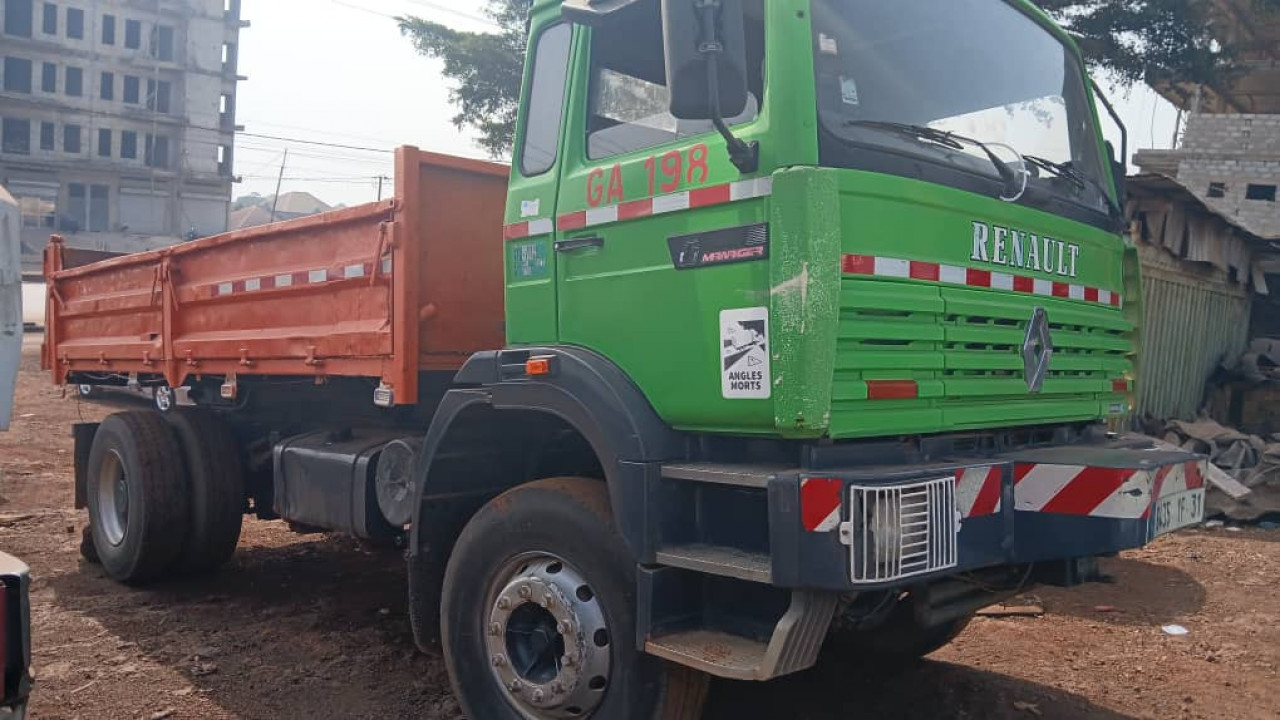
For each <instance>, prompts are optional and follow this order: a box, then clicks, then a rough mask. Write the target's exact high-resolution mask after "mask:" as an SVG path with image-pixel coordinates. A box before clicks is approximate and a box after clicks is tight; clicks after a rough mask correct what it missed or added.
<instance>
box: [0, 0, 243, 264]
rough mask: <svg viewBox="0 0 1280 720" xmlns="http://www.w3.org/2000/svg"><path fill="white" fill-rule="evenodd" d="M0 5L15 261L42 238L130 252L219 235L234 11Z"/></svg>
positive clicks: (2, 180) (3, 153)
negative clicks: (15, 205) (15, 210)
mask: <svg viewBox="0 0 1280 720" xmlns="http://www.w3.org/2000/svg"><path fill="white" fill-rule="evenodd" d="M0 5H2V6H3V8H2V11H0V63H2V64H3V67H2V78H0V80H2V82H0V131H2V132H0V185H4V186H6V187H7V188H8V189H9V191H10V192H11V193H12V194H13V195H14V196H15V197H16V198H17V200H18V202H19V205H20V207H21V210H22V224H23V233H22V235H23V245H24V255H26V256H27V257H28V258H29V257H30V256H31V255H32V254H35V255H37V256H38V254H39V252H40V249H41V248H42V247H43V246H44V243H45V241H46V239H47V237H48V235H49V234H50V233H53V232H60V233H63V234H66V235H68V236H69V238H68V242H69V244H70V245H72V246H77V245H84V246H86V247H92V248H94V249H99V250H110V251H132V250H136V249H141V248H145V247H151V246H155V245H159V244H164V243H166V242H174V241H176V240H178V239H180V238H183V237H189V236H192V235H197V236H203V235H210V234H214V233H218V232H222V231H223V230H225V229H226V227H227V218H228V214H229V210H230V200H231V187H232V175H231V171H232V162H233V158H234V152H235V132H236V122H235V116H236V85H237V82H238V81H239V80H242V79H243V78H240V77H238V76H237V57H238V47H239V35H240V30H241V28H242V27H243V26H245V23H242V21H241V19H240V0H54V1H52V2H43V1H37V0H0ZM82 233H83V234H84V235H82ZM24 264H29V263H24Z"/></svg>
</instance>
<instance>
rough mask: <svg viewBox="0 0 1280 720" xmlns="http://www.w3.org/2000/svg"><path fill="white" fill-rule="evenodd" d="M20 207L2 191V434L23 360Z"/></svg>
mask: <svg viewBox="0 0 1280 720" xmlns="http://www.w3.org/2000/svg"><path fill="white" fill-rule="evenodd" d="M18 217H19V216H18V206H17V204H16V203H14V201H13V198H12V197H10V196H9V194H8V193H7V192H5V191H4V189H3V188H0V431H4V430H8V429H9V421H10V419H11V418H12V416H13V395H14V392H15V391H16V389H17V383H18V363H19V362H20V361H21V359H22V247H21V241H20V239H19V237H18V231H19V222H18Z"/></svg>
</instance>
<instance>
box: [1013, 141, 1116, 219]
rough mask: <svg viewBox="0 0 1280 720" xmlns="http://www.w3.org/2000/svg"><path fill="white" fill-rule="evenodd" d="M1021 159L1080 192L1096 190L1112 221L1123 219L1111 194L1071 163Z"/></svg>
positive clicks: (1023, 157)
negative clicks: (1104, 202)
mask: <svg viewBox="0 0 1280 720" xmlns="http://www.w3.org/2000/svg"><path fill="white" fill-rule="evenodd" d="M1022 159H1023V160H1024V161H1025V162H1026V163H1027V164H1028V165H1034V166H1036V167H1038V168H1040V169H1041V170H1044V171H1047V172H1050V173H1053V174H1054V175H1056V176H1058V177H1060V178H1062V179H1064V180H1067V181H1069V182H1071V183H1073V184H1075V185H1076V187H1078V188H1080V189H1081V190H1084V189H1085V188H1088V187H1092V188H1093V189H1095V190H1097V191H1098V194H1099V195H1101V196H1102V199H1103V200H1105V201H1106V202H1107V211H1108V212H1109V213H1110V215H1111V218H1112V219H1113V220H1116V221H1117V222H1119V221H1120V219H1121V218H1123V217H1124V210H1121V209H1120V207H1119V206H1118V205H1116V202H1115V201H1114V200H1112V199H1111V193H1109V192H1108V191H1107V188H1105V187H1104V186H1103V185H1102V183H1100V182H1098V181H1097V180H1094V179H1093V178H1091V177H1089V176H1088V175H1085V174H1084V173H1082V172H1080V171H1079V170H1077V169H1076V168H1075V166H1074V165H1072V164H1071V163H1059V162H1054V161H1052V160H1046V159H1045V158H1042V157H1036V156H1035V155H1023V156H1022Z"/></svg>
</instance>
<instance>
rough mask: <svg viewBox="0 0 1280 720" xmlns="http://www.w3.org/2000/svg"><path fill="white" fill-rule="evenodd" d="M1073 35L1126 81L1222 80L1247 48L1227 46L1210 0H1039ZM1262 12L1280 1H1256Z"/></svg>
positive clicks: (1096, 61) (1093, 59)
mask: <svg viewBox="0 0 1280 720" xmlns="http://www.w3.org/2000/svg"><path fill="white" fill-rule="evenodd" d="M1035 1H1036V3H1037V4H1038V5H1040V7H1041V8H1043V9H1044V10H1045V11H1046V12H1048V13H1049V14H1050V15H1051V16H1053V17H1054V19H1056V20H1057V21H1058V22H1059V23H1060V24H1062V26H1063V27H1064V28H1066V30H1067V32H1069V33H1070V34H1071V35H1072V36H1074V37H1075V39H1076V41H1077V42H1078V43H1079V45H1080V48H1081V50H1083V51H1084V53H1085V56H1086V57H1087V58H1088V59H1089V62H1090V63H1091V64H1092V65H1093V66H1094V67H1095V68H1099V69H1103V70H1107V71H1110V72H1111V73H1112V74H1113V75H1114V76H1115V77H1116V78H1117V79H1118V80H1119V81H1121V82H1123V83H1125V84H1136V83H1139V82H1143V81H1147V82H1172V83H1194V84H1203V85H1211V86H1213V85H1219V84H1221V83H1223V82H1225V81H1226V80H1227V79H1228V78H1229V77H1230V75H1231V73H1232V71H1233V70H1234V69H1235V67H1236V64H1235V63H1236V60H1237V58H1238V56H1239V54H1240V53H1241V52H1243V51H1247V50H1248V49H1249V48H1247V47H1241V46H1233V45H1224V44H1223V37H1224V33H1223V32H1222V28H1221V27H1219V23H1220V22H1221V20H1222V18H1221V16H1220V15H1218V14H1217V12H1218V11H1217V9H1216V8H1215V3H1213V2H1211V1H1210V0H1035ZM1252 4H1253V6H1254V9H1255V10H1256V11H1257V12H1259V13H1268V12H1275V11H1277V10H1280V0H1252Z"/></svg>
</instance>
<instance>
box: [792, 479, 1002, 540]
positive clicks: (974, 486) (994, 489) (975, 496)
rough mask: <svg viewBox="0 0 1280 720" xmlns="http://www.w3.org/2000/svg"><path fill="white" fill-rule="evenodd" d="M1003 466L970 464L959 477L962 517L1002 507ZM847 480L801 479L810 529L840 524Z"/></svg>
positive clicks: (802, 505) (992, 512) (996, 511)
mask: <svg viewBox="0 0 1280 720" xmlns="http://www.w3.org/2000/svg"><path fill="white" fill-rule="evenodd" d="M1002 476H1003V470H1002V468H1001V466H995V467H979V468H969V469H967V470H964V471H962V472H960V473H959V474H958V476H957V477H956V509H957V510H958V511H959V512H960V515H961V517H964V518H972V517H985V516H989V515H997V514H999V513H1000V508H1001V490H1002V481H1001V478H1002ZM844 487H845V486H844V481H843V480H832V479H826V478H809V479H807V480H804V481H803V482H801V483H800V517H801V522H802V523H803V524H804V529H805V530H808V531H809V532H817V533H822V532H831V531H833V530H835V529H836V528H838V527H839V526H840V516H841V513H840V511H841V510H842V509H843V508H844V496H845V490H844Z"/></svg>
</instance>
